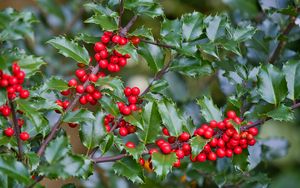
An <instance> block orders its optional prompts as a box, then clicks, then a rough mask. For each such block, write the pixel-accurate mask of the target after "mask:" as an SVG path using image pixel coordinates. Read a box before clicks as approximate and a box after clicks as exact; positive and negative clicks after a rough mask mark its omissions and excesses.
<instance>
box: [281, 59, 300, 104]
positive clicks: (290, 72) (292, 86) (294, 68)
mask: <svg viewBox="0 0 300 188" xmlns="http://www.w3.org/2000/svg"><path fill="white" fill-rule="evenodd" d="M283 72H284V74H285V79H286V82H287V88H288V92H289V94H288V98H289V99H291V100H293V101H294V100H295V99H298V98H299V97H300V82H299V80H300V61H299V60H289V61H288V62H287V63H286V64H284V65H283Z"/></svg>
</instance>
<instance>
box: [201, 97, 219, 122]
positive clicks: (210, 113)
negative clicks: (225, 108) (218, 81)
mask: <svg viewBox="0 0 300 188" xmlns="http://www.w3.org/2000/svg"><path fill="white" fill-rule="evenodd" d="M197 103H198V105H199V106H200V107H201V114H202V115H203V117H204V118H205V120H206V121H207V122H209V121H211V120H216V121H221V120H222V113H221V111H220V110H219V108H218V107H216V106H215V105H214V103H213V101H212V99H211V98H210V97H206V96H204V97H203V99H200V100H198V101H197Z"/></svg>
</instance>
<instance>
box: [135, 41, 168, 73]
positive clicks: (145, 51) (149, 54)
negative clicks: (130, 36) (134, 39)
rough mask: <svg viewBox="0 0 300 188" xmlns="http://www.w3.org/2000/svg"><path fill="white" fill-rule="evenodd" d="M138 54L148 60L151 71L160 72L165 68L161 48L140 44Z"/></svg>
mask: <svg viewBox="0 0 300 188" xmlns="http://www.w3.org/2000/svg"><path fill="white" fill-rule="evenodd" d="M138 53H139V54H140V55H141V56H142V57H143V58H144V59H145V60H146V62H147V63H148V66H149V67H150V69H151V70H152V71H154V72H157V71H159V70H160V69H161V68H163V66H164V52H163V50H162V49H161V48H159V47H158V46H156V45H152V44H143V43H141V44H139V49H138Z"/></svg>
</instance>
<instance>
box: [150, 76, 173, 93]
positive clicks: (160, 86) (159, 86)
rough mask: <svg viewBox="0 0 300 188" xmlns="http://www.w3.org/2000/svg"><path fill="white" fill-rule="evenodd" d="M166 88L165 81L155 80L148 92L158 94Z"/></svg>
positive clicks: (166, 83)
mask: <svg viewBox="0 0 300 188" xmlns="http://www.w3.org/2000/svg"><path fill="white" fill-rule="evenodd" d="M168 86H169V84H168V82H167V81H166V80H163V79H161V80H155V81H154V82H153V83H152V84H151V86H150V91H151V92H153V93H160V92H162V91H163V90H165V89H167V88H168Z"/></svg>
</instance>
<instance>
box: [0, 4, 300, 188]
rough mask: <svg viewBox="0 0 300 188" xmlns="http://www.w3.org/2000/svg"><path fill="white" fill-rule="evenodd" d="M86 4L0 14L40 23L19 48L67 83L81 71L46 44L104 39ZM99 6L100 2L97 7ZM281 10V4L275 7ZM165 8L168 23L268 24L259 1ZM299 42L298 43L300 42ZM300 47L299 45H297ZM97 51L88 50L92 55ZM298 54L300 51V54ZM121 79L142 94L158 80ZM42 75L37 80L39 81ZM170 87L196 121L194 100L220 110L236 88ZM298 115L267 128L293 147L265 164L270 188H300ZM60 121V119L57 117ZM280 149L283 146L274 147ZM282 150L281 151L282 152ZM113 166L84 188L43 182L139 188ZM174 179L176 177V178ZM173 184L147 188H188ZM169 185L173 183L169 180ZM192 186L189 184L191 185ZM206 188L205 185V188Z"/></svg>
mask: <svg viewBox="0 0 300 188" xmlns="http://www.w3.org/2000/svg"><path fill="white" fill-rule="evenodd" d="M262 1H263V0H262ZM85 2H87V1H79V0H0V9H1V10H3V9H5V8H8V7H13V8H14V9H17V10H27V11H31V12H33V13H34V15H35V16H36V17H37V19H38V20H39V23H36V24H35V26H34V28H35V31H34V32H35V35H34V38H33V40H32V39H29V38H28V39H26V40H25V41H19V42H18V45H19V46H20V47H22V48H24V49H25V50H26V51H27V52H28V53H32V54H36V55H38V56H42V57H44V60H45V61H46V62H47V66H46V67H43V70H42V71H43V73H44V74H45V75H46V76H50V75H59V76H64V77H65V78H66V79H68V78H69V77H70V76H71V75H72V74H73V72H74V70H75V68H76V64H75V63H71V62H70V60H69V59H66V58H64V57H62V56H61V55H59V54H58V53H57V52H56V51H55V50H54V49H53V48H52V47H51V46H49V45H47V44H46V41H48V40H49V39H51V38H53V37H54V36H58V35H66V36H68V37H70V38H72V37H76V36H79V35H80V34H85V33H86V34H91V35H96V36H100V35H101V30H100V28H98V27H97V26H95V25H91V24H84V23H83V21H84V20H86V19H87V18H88V17H89V16H90V15H91V13H90V12H86V10H84V8H83V6H82V5H83V4H84V3H85ZM95 2H100V3H101V1H95ZM274 2H276V3H278V4H280V3H283V1H281V0H276V1H274ZM161 4H162V6H163V8H164V11H165V13H166V15H167V17H168V18H170V19H173V18H177V17H179V16H181V15H182V14H184V13H187V12H193V11H199V12H202V13H203V14H219V13H226V14H228V15H229V16H230V17H231V18H232V21H233V22H238V21H242V20H243V19H250V20H251V21H252V22H255V23H259V22H261V21H262V20H263V18H264V16H265V13H264V12H263V11H262V8H261V4H262V2H259V1H257V0H161ZM130 17H131V15H130V14H125V15H124V23H126V21H128V19H130ZM139 24H144V25H146V26H148V27H151V28H152V31H153V34H154V35H156V34H157V33H158V32H159V29H160V25H158V22H157V21H156V20H152V19H148V18H139V19H138V21H137V23H136V25H139ZM298 42H299V41H298ZM298 44H299V43H298ZM91 47H92V46H89V48H90V49H91ZM298 51H299V50H298ZM119 75H120V76H121V77H122V78H123V80H125V81H126V82H127V85H130V86H133V85H137V86H139V87H140V88H142V90H143V88H146V87H147V85H148V83H149V80H150V79H151V77H152V76H153V73H151V72H150V71H149V69H148V67H147V66H146V64H145V63H143V62H140V63H131V64H130V65H129V66H127V67H126V69H125V70H123V71H121V73H119ZM40 76H42V75H41V74H40V75H37V76H36V79H37V80H42V79H40ZM166 80H167V81H168V82H169V85H170V87H169V88H168V91H167V92H168V94H170V95H171V96H172V97H173V99H174V100H175V101H177V102H178V104H179V105H181V106H182V107H184V109H185V110H186V112H187V113H190V114H191V115H192V116H193V117H194V118H195V119H196V121H197V118H198V119H199V109H198V107H197V106H196V105H195V99H196V98H199V97H201V96H203V95H204V94H211V95H212V98H213V99H214V101H215V102H216V103H217V104H218V106H223V105H224V104H225V103H226V93H228V91H230V89H231V86H230V85H229V84H228V83H226V82H224V81H223V80H222V77H220V76H219V74H218V73H216V74H214V75H212V76H207V77H201V78H195V79H192V78H187V77H184V76H180V75H177V74H174V73H169V74H167V75H166ZM299 114H300V113H299V112H296V122H295V123H282V122H275V121H269V122H268V123H266V124H265V125H263V127H262V129H261V133H260V138H270V137H274V136H275V137H283V138H285V139H287V140H288V141H289V148H288V151H287V155H285V156H284V157H281V158H278V159H274V160H272V161H269V162H268V163H264V164H261V165H262V166H263V169H264V171H265V172H267V173H268V175H269V177H270V178H271V179H272V183H271V187H276V188H277V187H278V188H281V187H292V188H293V187H300V170H299V169H300V147H299V146H300V126H299V122H300V121H299V117H300V115H299ZM54 118H55V117H54ZM66 130H67V131H68V132H69V134H70V135H71V136H70V138H71V142H72V145H73V151H74V152H78V153H85V152H86V151H85V148H84V147H83V146H82V145H81V144H80V140H79V136H78V131H77V129H69V128H66ZM274 147H275V148H276V147H280V146H276V145H275V146H274ZM278 149H280V148H278ZM110 166H111V164H104V165H99V166H97V167H96V173H95V174H94V175H93V176H92V177H91V178H89V180H87V181H84V182H79V181H78V180H74V179H68V180H64V181H62V180H47V179H46V180H43V182H42V184H43V185H45V186H46V187H60V186H61V185H63V184H65V183H68V182H73V183H74V182H75V183H76V185H77V186H78V187H136V186H137V185H132V184H130V183H129V182H127V181H126V180H125V179H122V178H120V177H117V176H114V175H113V173H108V172H106V171H105V169H109V168H110ZM172 178H174V177H172ZM172 181H173V183H172V184H166V183H163V184H159V183H153V182H152V183H151V182H148V183H147V184H146V185H143V186H142V187H161V186H163V187H168V186H170V187H174V184H175V185H177V187H187V186H188V185H187V184H185V183H184V181H185V180H184V179H179V178H178V179H172ZM166 182H169V181H168V180H166ZM189 185H190V184H189ZM204 185H205V184H204ZM194 187H197V185H195V186H194Z"/></svg>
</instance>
